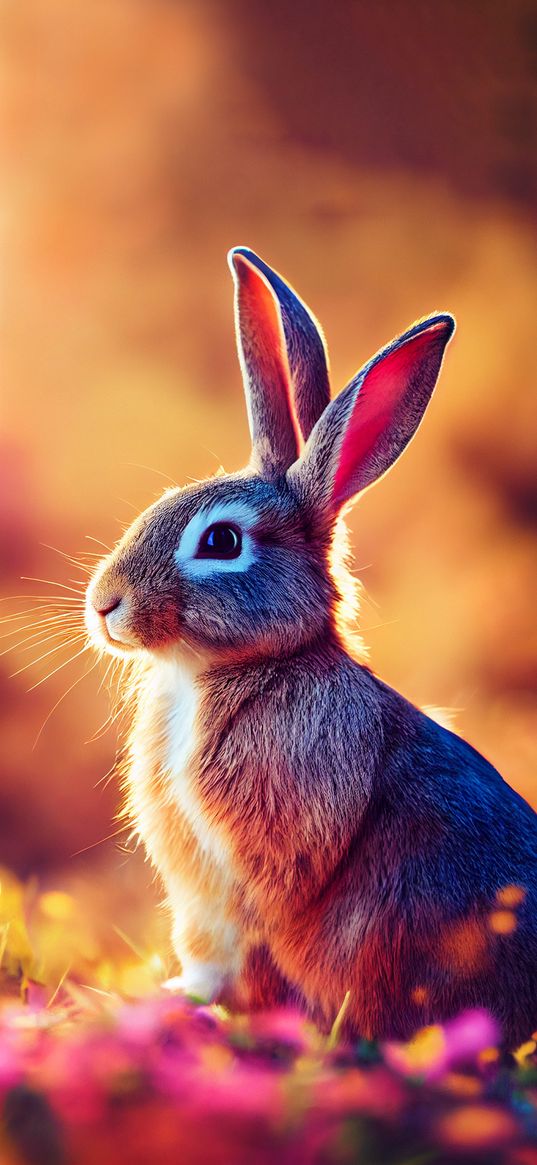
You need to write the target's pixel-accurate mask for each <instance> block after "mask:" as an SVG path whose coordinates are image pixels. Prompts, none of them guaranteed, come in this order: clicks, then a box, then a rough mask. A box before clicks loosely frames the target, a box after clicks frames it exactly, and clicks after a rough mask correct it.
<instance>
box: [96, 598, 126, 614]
mask: <svg viewBox="0 0 537 1165" xmlns="http://www.w3.org/2000/svg"><path fill="white" fill-rule="evenodd" d="M120 603H121V599H120V598H117V597H114V598H112V599H108V601H107V602H105V601H103V600H101V601H100V603H99V600H98V599H94V600H93V606H94V608H95V610H96V612H97V614H98V615H102V617H103V619H104V617H105V615H109V614H110V612H111V611H115V610H116V608H117V607H119V605H120Z"/></svg>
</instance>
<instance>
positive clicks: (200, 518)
mask: <svg viewBox="0 0 537 1165" xmlns="http://www.w3.org/2000/svg"><path fill="white" fill-rule="evenodd" d="M257 519H258V515H257V513H256V511H255V510H254V509H253V508H251V507H250V506H249V505H247V504H245V503H244V502H239V501H237V502H219V503H217V502H215V503H213V505H212V506H206V507H204V508H203V509H201V510H198V512H197V514H194V517H193V518H191V519H190V522H188V524H187V525H186V526H185V529H184V530H183V533H182V534H181V539H180V542H179V545H178V547H177V550H176V551H175V555H174V557H175V561H176V563H177V566H178V567H179V570H180V571H181V573H182V574H186V575H188V576H190V577H191V578H210V577H211V576H212V577H214V576H215V575H217V574H225V573H230V574H231V573H233V574H240V573H242V572H243V571H246V570H248V568H249V567H250V566H251V565H252V563H253V562H255V560H256V543H255V539H254V537H253V534H252V533H251V531H253V529H254V526H255V523H256V521H257ZM215 526H220V527H224V526H225V527H226V528H228V529H233V530H234V531H235V533H236V534H237V536H238V538H239V553H238V554H237V553H234V554H233V556H231V555H226V556H225V557H224V556H217V555H216V554H213V553H206V552H205V551H204V550H203V549H202V552H201V553H200V547H202V543H203V538H204V537H205V535H206V534H207V533H208V532H209V531H210V530H211V529H212V528H214V527H215Z"/></svg>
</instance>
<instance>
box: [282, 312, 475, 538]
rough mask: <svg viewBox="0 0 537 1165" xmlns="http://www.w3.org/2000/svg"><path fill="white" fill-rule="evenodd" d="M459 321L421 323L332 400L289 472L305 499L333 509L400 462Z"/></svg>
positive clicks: (445, 317) (438, 319) (438, 317)
mask: <svg viewBox="0 0 537 1165" xmlns="http://www.w3.org/2000/svg"><path fill="white" fill-rule="evenodd" d="M454 329H455V320H454V319H453V317H452V316H450V315H434V316H430V317H429V318H428V319H426V320H423V321H422V322H421V323H418V324H415V325H414V327H413V328H410V330H409V331H408V332H405V333H404V334H403V335H402V336H399V338H398V339H397V340H394V341H393V343H392V344H390V345H389V346H388V347H387V348H384V349H383V350H382V351H381V352H379V353H378V354H377V355H376V356H374V357H373V359H372V360H370V361H369V364H366V365H365V367H364V368H362V369H361V371H360V372H358V373H357V374H356V376H355V377H354V378H353V379H352V380H351V381H350V383H349V384H348V385H347V387H346V388H344V389H343V391H342V392H341V393H340V394H339V396H337V397H336V398H335V400H333V401H332V402H331V404H330V405H329V406H328V408H327V409H325V411H324V413H323V415H322V417H321V418H320V420H319V421H318V423H317V424H316V426H315V428H314V430H313V432H312V434H311V436H310V438H309V440H308V442H307V445H306V447H305V449H304V451H303V454H302V456H301V457H300V458H299V460H298V461H297V462H296V463H295V464H294V465H293V466H292V467H291V469H290V471H289V474H288V478H289V481H290V483H291V484H292V485H294V486H296V487H297V488H298V490H299V493H300V495H301V496H302V497H303V498H304V499H305V500H306V499H308V500H310V501H312V502H313V503H314V505H316V506H321V508H322V509H324V510H326V511H328V514H329V515H330V516H333V515H335V514H336V513H337V511H338V510H339V508H340V507H341V506H342V505H344V503H345V502H346V501H348V500H349V499H350V498H352V497H354V495H355V494H357V493H359V492H360V491H361V490H363V489H366V488H367V486H369V485H372V483H373V482H374V481H376V480H377V478H379V477H381V475H382V474H383V473H385V472H386V470H387V469H389V468H390V466H391V465H393V463H394V461H396V460H397V458H398V457H399V454H400V453H402V451H403V449H404V448H405V446H406V445H407V444H408V442H409V441H410V440H411V438H412V437H413V436H414V433H415V432H416V429H417V427H418V425H419V423H420V421H421V418H422V416H423V414H424V412H425V409H426V407H427V404H428V403H429V400H430V397H431V394H432V392H433V389H434V386H435V384H436V381H437V378H438V373H439V372H440V366H441V364H442V357H443V355H444V349H445V347H446V344H447V343H448V340H449V339H450V338H451V336H452V335H453V331H454Z"/></svg>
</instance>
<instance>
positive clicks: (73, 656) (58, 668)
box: [28, 643, 88, 692]
mask: <svg viewBox="0 0 537 1165" xmlns="http://www.w3.org/2000/svg"><path fill="white" fill-rule="evenodd" d="M87 650H88V644H87V643H85V644H84V646H83V647H81V648H80V651H77V652H76V653H75V655H72V656H71V658H70V659H65V660H64V662H63V663H60V664H58V667H55V668H53V670H52V671H49V673H48V675H46V676H43V678H42V679H41V680H38V681H37V683H35V684H32V686H31V688H28V691H29V692H33V691H34V689H35V688H39V687H40V686H41V684H44V683H46V681H47V680H50V678H51V676H55V675H56V672H59V671H61V669H62V667H67V666H68V664H70V663H74V661H75V659H78V658H79V656H81V655H83V654H84V652H85V651H87Z"/></svg>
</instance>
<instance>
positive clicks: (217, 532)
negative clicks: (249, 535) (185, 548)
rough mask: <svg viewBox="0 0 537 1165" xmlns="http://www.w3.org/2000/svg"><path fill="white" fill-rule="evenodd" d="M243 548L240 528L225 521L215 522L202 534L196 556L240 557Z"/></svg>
mask: <svg viewBox="0 0 537 1165" xmlns="http://www.w3.org/2000/svg"><path fill="white" fill-rule="evenodd" d="M241 549H242V538H241V532H240V530H238V529H237V527H236V526H228V525H227V524H226V523H225V522H215V524H214V526H209V527H208V528H207V530H206V531H205V533H204V534H202V536H201V539H200V543H199V546H198V550H197V554H196V558H238V557H239V554H240V552H241Z"/></svg>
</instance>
